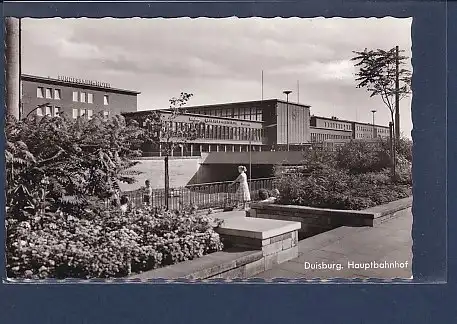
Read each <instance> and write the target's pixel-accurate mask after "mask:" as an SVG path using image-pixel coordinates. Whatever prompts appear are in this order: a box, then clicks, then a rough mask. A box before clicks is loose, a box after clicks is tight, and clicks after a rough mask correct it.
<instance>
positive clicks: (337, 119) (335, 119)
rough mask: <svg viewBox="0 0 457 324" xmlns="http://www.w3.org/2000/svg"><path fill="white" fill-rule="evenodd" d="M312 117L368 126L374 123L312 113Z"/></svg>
mask: <svg viewBox="0 0 457 324" xmlns="http://www.w3.org/2000/svg"><path fill="white" fill-rule="evenodd" d="M310 118H311V119H312V118H318V119H323V120H330V121H339V122H344V123H355V124H358V125H367V126H373V124H372V123H361V122H356V121H353V120H347V119H339V118H336V117H335V118H331V117H322V116H316V115H311V117H310ZM375 126H376V127H381V128H389V126H383V125H376V124H375Z"/></svg>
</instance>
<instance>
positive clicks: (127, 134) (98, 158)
mask: <svg viewBox="0 0 457 324" xmlns="http://www.w3.org/2000/svg"><path fill="white" fill-rule="evenodd" d="M5 129H6V140H7V142H6V150H5V156H6V171H7V206H8V207H9V208H11V209H12V213H11V214H13V215H16V216H17V217H27V214H30V213H31V214H36V213H37V212H38V211H40V210H43V209H45V208H49V209H50V210H54V211H56V210H58V209H63V210H67V211H70V210H71V211H72V213H73V214H75V213H77V214H79V213H85V211H87V210H91V209H96V208H97V207H99V206H100V205H102V202H103V201H104V200H106V199H107V198H109V197H111V196H112V194H113V193H114V192H115V190H116V189H117V188H118V187H119V182H127V183H132V182H134V181H135V179H134V178H133V176H134V175H135V174H136V173H137V172H131V171H127V169H129V168H130V167H132V166H133V165H134V164H135V163H136V162H132V161H131V159H132V158H133V157H135V156H138V155H140V154H141V152H140V151H139V147H140V145H141V143H142V141H143V139H144V131H143V130H142V129H141V128H140V127H138V124H137V123H135V122H133V121H132V122H130V123H129V124H127V123H126V122H125V120H124V118H123V117H122V116H114V117H112V118H111V119H109V120H105V119H104V118H103V116H101V115H96V116H94V117H93V118H92V119H90V120H88V119H86V118H83V117H80V118H78V119H76V120H73V119H69V118H67V117H66V116H65V115H62V116H57V117H50V116H45V117H42V118H39V117H31V118H25V119H22V120H16V119H15V118H14V117H8V118H7V122H6V128H5Z"/></svg>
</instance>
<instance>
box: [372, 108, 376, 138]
mask: <svg viewBox="0 0 457 324" xmlns="http://www.w3.org/2000/svg"><path fill="white" fill-rule="evenodd" d="M375 112H376V110H372V111H371V113H372V114H373V138H375V137H376V136H375V135H376V134H375V133H376V130H375V129H376V127H375V125H374V113H375Z"/></svg>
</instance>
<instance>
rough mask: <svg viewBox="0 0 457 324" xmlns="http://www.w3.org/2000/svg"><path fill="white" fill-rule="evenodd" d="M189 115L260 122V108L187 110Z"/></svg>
mask: <svg viewBox="0 0 457 324" xmlns="http://www.w3.org/2000/svg"><path fill="white" fill-rule="evenodd" d="M189 112H190V113H194V114H200V115H207V116H215V117H229V118H236V119H244V120H252V121H262V108H258V107H236V108H217V109H204V108H197V109H192V110H189Z"/></svg>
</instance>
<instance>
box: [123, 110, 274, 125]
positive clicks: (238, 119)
mask: <svg viewBox="0 0 457 324" xmlns="http://www.w3.org/2000/svg"><path fill="white" fill-rule="evenodd" d="M183 108H184V107H183ZM152 111H157V112H165V113H170V110H169V109H151V110H137V111H126V112H122V113H121V115H135V114H137V115H141V114H147V113H150V112H152ZM180 115H184V116H192V117H193V116H195V117H201V118H207V119H216V118H217V119H226V120H234V121H239V122H247V123H259V124H263V123H265V122H264V121H259V120H249V119H240V118H231V117H223V116H210V115H203V114H194V113H188V112H183V113H181V114H180Z"/></svg>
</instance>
